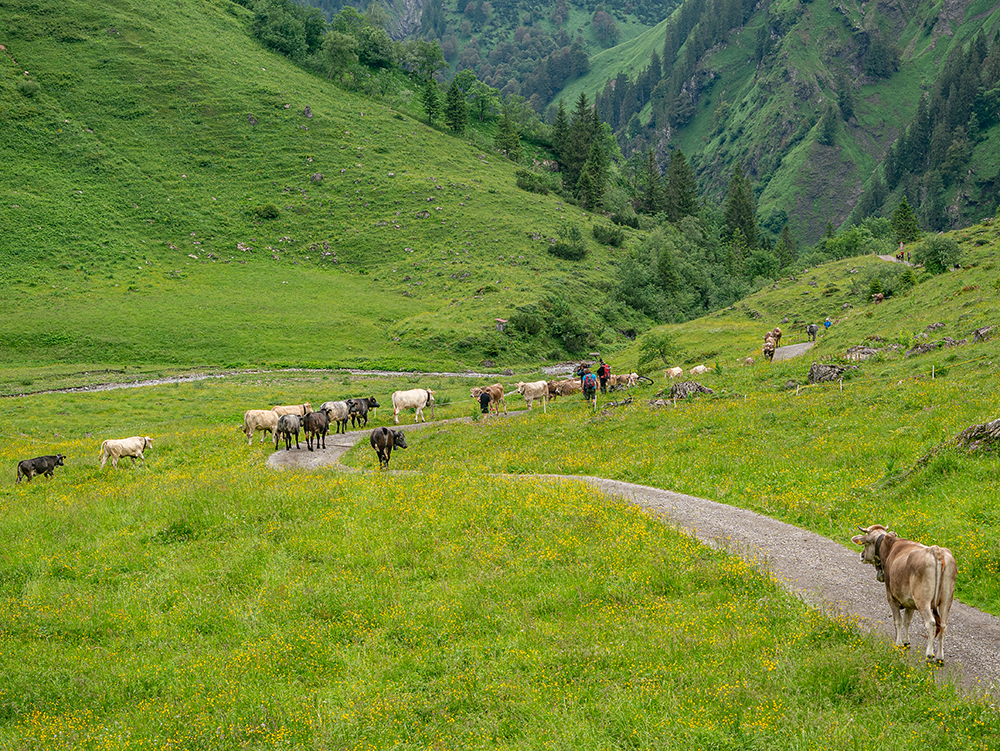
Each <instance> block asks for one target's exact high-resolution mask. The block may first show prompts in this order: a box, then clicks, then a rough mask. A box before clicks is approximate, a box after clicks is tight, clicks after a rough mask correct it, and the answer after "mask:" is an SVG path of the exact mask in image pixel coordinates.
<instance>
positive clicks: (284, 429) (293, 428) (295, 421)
mask: <svg viewBox="0 0 1000 751" xmlns="http://www.w3.org/2000/svg"><path fill="white" fill-rule="evenodd" d="M310 414H311V413H310ZM324 414H325V413H324ZM301 420H302V418H301V417H299V416H298V415H282V416H281V417H279V418H278V427H277V428H275V431H274V450H275V451H277V450H278V441H280V440H281V436H285V451H288V450H289V449H291V448H292V433H295V448H296V449H297V448H298V447H299V428H300V427H301V425H302V423H301Z"/></svg>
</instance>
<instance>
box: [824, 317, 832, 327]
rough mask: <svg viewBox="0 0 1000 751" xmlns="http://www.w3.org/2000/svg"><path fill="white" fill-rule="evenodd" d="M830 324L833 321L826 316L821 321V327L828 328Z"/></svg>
mask: <svg viewBox="0 0 1000 751" xmlns="http://www.w3.org/2000/svg"><path fill="white" fill-rule="evenodd" d="M832 325H833V322H832V321H831V320H830V319H829V318H827V319H826V320H825V321H823V328H825V329H828V328H830V326H832Z"/></svg>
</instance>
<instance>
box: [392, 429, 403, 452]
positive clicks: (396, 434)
mask: <svg viewBox="0 0 1000 751" xmlns="http://www.w3.org/2000/svg"><path fill="white" fill-rule="evenodd" d="M392 445H393V446H395V447H396V448H398V449H405V448H406V447H407V446H406V434H405V433H404V432H403V431H402V430H394V431H392Z"/></svg>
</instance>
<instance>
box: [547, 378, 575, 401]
mask: <svg viewBox="0 0 1000 751" xmlns="http://www.w3.org/2000/svg"><path fill="white" fill-rule="evenodd" d="M581 391H583V386H581V385H580V379H579V378H567V379H566V380H564V381H549V399H554V398H555V397H557V396H566V395H567V394H579V393H580V392H581Z"/></svg>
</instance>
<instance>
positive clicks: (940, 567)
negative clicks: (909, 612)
mask: <svg viewBox="0 0 1000 751" xmlns="http://www.w3.org/2000/svg"><path fill="white" fill-rule="evenodd" d="M931 553H933V554H934V594H933V596H932V597H931V615H933V616H934V636H935V637H938V636H940V635H941V631H942V627H941V614H940V613H939V612H938V606H939V605H940V604H941V582H942V581H943V579H944V565H945V562H944V552H943V551H942V550H941V548H939V547H938V546H937V545H933V546H932V547H931Z"/></svg>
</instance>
